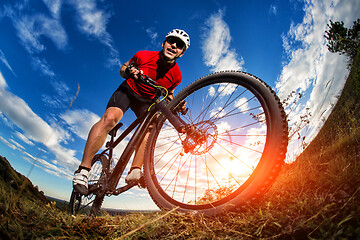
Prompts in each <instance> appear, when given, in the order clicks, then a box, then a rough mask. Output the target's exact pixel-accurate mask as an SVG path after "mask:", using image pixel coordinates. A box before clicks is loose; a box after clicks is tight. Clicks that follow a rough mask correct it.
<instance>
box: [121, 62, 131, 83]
mask: <svg viewBox="0 0 360 240" xmlns="http://www.w3.org/2000/svg"><path fill="white" fill-rule="evenodd" d="M129 64H130V62H129V61H128V62H126V63H124V64H123V65H122V66H121V68H120V76H121V77H122V78H125V79H126V78H128V77H129V76H128V75H127V74H126V73H125V70H126V68H127V67H128V66H129Z"/></svg>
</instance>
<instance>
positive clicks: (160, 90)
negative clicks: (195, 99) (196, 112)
mask: <svg viewBox="0 0 360 240" xmlns="http://www.w3.org/2000/svg"><path fill="white" fill-rule="evenodd" d="M131 68H136V69H137V70H138V71H139V73H138V74H137V77H138V80H140V81H141V82H142V83H144V84H145V85H148V86H150V87H153V88H154V89H155V90H156V92H157V93H158V94H159V95H158V96H160V95H161V96H164V97H165V99H167V100H168V102H169V101H171V99H170V98H169V97H168V92H167V89H166V88H164V87H162V86H159V85H158V83H157V82H156V81H154V80H153V79H151V78H150V77H149V76H148V75H145V74H143V73H141V72H140V69H139V68H138V66H136V65H135V64H133V63H131V64H129V66H127V68H126V70H125V72H126V74H127V75H128V76H130V75H131V74H130V69H131ZM182 104H184V102H183V103H182ZM178 107H179V109H178V110H177V111H178V112H180V113H181V114H182V115H185V114H186V113H187V111H188V108H185V109H182V108H181V104H180V105H179V106H178Z"/></svg>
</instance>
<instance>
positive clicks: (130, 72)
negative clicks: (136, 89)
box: [125, 65, 144, 80]
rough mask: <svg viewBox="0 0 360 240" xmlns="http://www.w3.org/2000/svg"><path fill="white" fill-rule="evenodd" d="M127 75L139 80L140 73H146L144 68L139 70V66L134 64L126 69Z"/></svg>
mask: <svg viewBox="0 0 360 240" xmlns="http://www.w3.org/2000/svg"><path fill="white" fill-rule="evenodd" d="M125 73H126V75H128V76H129V77H131V78H132V79H135V80H138V78H139V77H138V76H139V74H144V72H143V71H142V70H139V69H138V68H137V67H135V66H133V65H129V66H128V67H127V68H126V70H125Z"/></svg>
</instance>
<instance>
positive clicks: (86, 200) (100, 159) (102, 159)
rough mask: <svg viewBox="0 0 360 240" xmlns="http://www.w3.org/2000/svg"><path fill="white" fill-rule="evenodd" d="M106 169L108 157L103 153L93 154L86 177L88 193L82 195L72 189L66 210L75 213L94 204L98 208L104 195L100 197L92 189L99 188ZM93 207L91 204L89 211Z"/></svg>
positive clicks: (107, 167)
mask: <svg viewBox="0 0 360 240" xmlns="http://www.w3.org/2000/svg"><path fill="white" fill-rule="evenodd" d="M108 169H109V160H108V158H107V157H106V156H105V155H100V154H97V155H95V157H94V158H93V160H92V162H91V170H90V173H89V177H88V188H89V192H90V193H89V194H88V195H83V194H80V193H78V192H76V191H75V190H73V191H72V193H71V197H70V203H69V207H68V212H69V213H70V214H72V215H76V214H78V213H80V211H82V210H84V212H86V209H88V207H90V206H92V205H94V204H95V205H96V209H100V207H101V204H102V202H103V199H104V195H102V196H100V197H99V196H96V193H97V191H92V189H99V186H100V185H101V184H102V180H103V179H104V178H105V176H106V174H105V173H106V172H107V171H108ZM93 208H94V207H93V206H92V210H91V212H94V210H93Z"/></svg>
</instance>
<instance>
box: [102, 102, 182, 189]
mask: <svg viewBox="0 0 360 240" xmlns="http://www.w3.org/2000/svg"><path fill="white" fill-rule="evenodd" d="M155 106H156V107H155V108H152V109H151V110H150V111H148V112H147V113H146V114H144V115H143V116H141V117H139V118H137V119H136V120H135V121H134V122H133V123H132V124H131V125H130V126H129V127H128V128H127V129H125V131H124V132H123V133H122V134H121V135H120V136H119V137H118V138H117V139H116V140H115V141H113V142H110V144H109V146H107V148H106V149H105V150H104V151H103V152H102V153H101V154H100V155H106V152H109V153H108V157H109V161H110V160H111V159H112V157H113V149H114V148H115V147H116V146H117V145H118V144H119V143H120V142H121V141H122V140H123V139H124V138H125V137H126V136H127V135H128V134H129V133H130V132H131V131H133V130H134V129H135V128H136V127H137V126H138V128H137V129H136V130H135V132H134V134H133V136H132V137H131V138H130V141H129V143H128V144H127V145H126V147H125V149H124V151H123V152H122V154H121V156H120V158H119V161H118V162H117V164H116V166H115V168H114V170H113V172H112V173H111V175H110V176H109V178H108V181H107V183H106V184H105V189H104V190H105V193H107V194H108V193H109V194H111V195H119V194H120V193H122V192H124V191H126V190H128V189H130V188H132V187H133V186H134V185H126V186H124V187H121V188H117V189H116V187H117V184H118V182H119V180H120V178H121V176H122V174H123V172H124V171H125V167H126V165H127V164H128V162H129V160H130V158H131V156H132V154H133V153H134V151H135V150H136V149H137V148H138V146H139V144H140V143H141V141H142V139H143V138H144V136H145V133H146V130H147V129H148V128H149V126H150V123H151V121H152V119H153V117H154V116H155V113H156V112H157V111H158V109H160V110H161V112H162V113H163V114H164V115H165V117H166V118H167V119H168V120H169V121H170V123H171V124H172V125H173V126H174V127H175V128H176V129H177V130H178V131H179V132H184V131H185V124H184V122H183V121H182V120H181V119H180V118H179V117H178V116H177V115H176V114H174V113H172V112H171V111H170V110H169V109H168V108H167V106H166V105H165V103H163V102H162V101H160V100H158V99H156V100H155ZM112 138H113V137H112Z"/></svg>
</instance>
